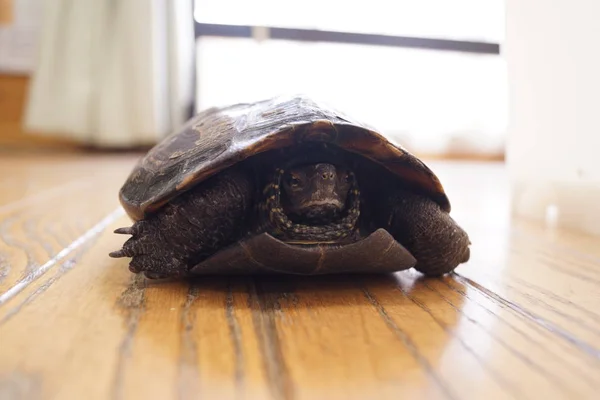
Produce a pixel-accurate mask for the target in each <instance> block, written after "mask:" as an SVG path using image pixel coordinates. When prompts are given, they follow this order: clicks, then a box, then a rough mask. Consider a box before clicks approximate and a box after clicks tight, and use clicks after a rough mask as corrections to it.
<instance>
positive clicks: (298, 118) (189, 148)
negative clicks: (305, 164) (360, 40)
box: [119, 96, 450, 220]
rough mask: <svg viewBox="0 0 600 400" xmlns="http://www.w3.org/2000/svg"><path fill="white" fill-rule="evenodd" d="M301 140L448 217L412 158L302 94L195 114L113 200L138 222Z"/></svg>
mask: <svg viewBox="0 0 600 400" xmlns="http://www.w3.org/2000/svg"><path fill="white" fill-rule="evenodd" d="M307 141H318V142H327V143H332V144H334V145H337V146H339V147H341V148H343V149H346V150H348V151H351V152H354V153H358V154H360V155H362V156H364V157H367V158H369V159H371V160H373V161H375V162H377V163H379V164H381V165H382V166H384V167H385V168H387V169H388V170H390V171H392V172H393V173H395V174H396V175H398V176H399V177H401V178H402V179H403V180H404V181H406V182H409V183H412V184H414V185H417V186H418V187H419V188H420V189H421V190H422V191H423V192H424V193H427V194H428V195H429V196H430V197H431V198H432V199H433V200H434V201H436V202H437V203H438V204H439V205H440V206H441V208H442V209H443V210H445V211H447V212H449V211H450V202H449V200H448V198H447V196H446V194H445V192H444V189H443V187H442V185H441V183H440V181H439V180H438V178H437V177H436V175H435V174H434V173H433V172H432V171H431V170H430V169H429V168H428V167H427V166H426V165H425V164H424V163H423V162H421V161H420V160H419V159H418V158H416V157H415V156H414V155H412V154H410V153H409V152H408V151H406V150H405V149H403V148H402V147H401V146H400V145H398V144H394V143H393V142H392V141H391V140H390V139H388V138H386V137H385V135H384V134H382V133H380V132H377V131H376V130H374V129H373V128H371V127H369V126H367V125H366V124H364V123H362V122H359V121H356V120H354V119H352V118H350V117H349V116H346V115H344V114H342V113H340V112H339V111H337V110H334V109H332V108H330V107H328V106H325V105H322V104H318V103H317V102H315V101H313V100H311V99H309V98H306V97H303V96H294V97H277V98H273V99H269V100H264V101H260V102H256V103H248V104H235V105H232V106H228V107H220V108H211V109H207V110H205V111H203V112H200V113H199V114H197V115H196V116H195V117H193V118H192V119H190V121H188V122H187V123H186V124H185V125H184V126H183V127H182V128H181V129H179V130H178V131H177V132H175V133H173V134H171V135H169V136H168V137H167V138H165V139H164V140H163V141H162V142H160V143H159V144H157V145H156V146H155V147H153V148H152V149H151V150H150V151H149V152H148V153H147V154H146V155H145V156H144V157H143V158H142V159H141V160H139V162H138V163H137V165H136V166H135V168H134V170H133V171H132V173H131V175H130V176H129V177H128V178H127V180H126V182H125V184H124V185H123V187H122V188H121V190H120V193H119V198H120V201H121V204H122V205H123V207H124V208H125V210H126V212H127V214H128V215H129V216H130V217H131V218H132V219H133V220H140V219H143V218H144V217H145V216H146V215H147V214H149V213H152V212H155V211H156V210H158V209H159V208H160V207H161V206H163V205H164V204H166V203H168V202H169V201H170V200H171V199H173V198H174V197H176V196H177V195H179V194H180V193H181V192H183V191H185V190H188V189H190V188H191V187H193V186H194V185H195V184H197V183H199V182H202V181H203V180H205V179H207V178H208V177H210V176H212V175H214V174H216V173H217V172H219V171H221V170H223V169H225V168H227V167H229V166H231V165H233V164H235V163H237V162H239V161H241V160H244V159H246V158H248V157H251V156H255V155H257V154H259V153H262V152H264V151H268V150H274V149H278V148H282V147H286V146H294V145H296V144H298V143H302V142H307Z"/></svg>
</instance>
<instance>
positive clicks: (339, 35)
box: [194, 21, 500, 55]
mask: <svg viewBox="0 0 600 400" xmlns="http://www.w3.org/2000/svg"><path fill="white" fill-rule="evenodd" d="M256 28H259V27H254V26H251V25H227V24H208V23H202V22H197V21H196V22H195V28H194V31H195V36H196V39H198V38H201V37H206V36H212V37H229V38H252V37H253V31H254V30H255V29H256ZM260 28H262V29H263V30H264V31H265V32H267V33H268V37H267V39H268V40H291V41H300V42H325V43H344V44H362V45H372V46H388V47H402V48H413V49H426V50H435V51H453V52H462V53H472V54H492V55H499V54H500V44H499V43H492V42H483V41H468V40H451V39H436V38H425V37H411V36H394V35H380V34H371V33H354V32H340V31H326V30H317V29H301V28H279V27H260Z"/></svg>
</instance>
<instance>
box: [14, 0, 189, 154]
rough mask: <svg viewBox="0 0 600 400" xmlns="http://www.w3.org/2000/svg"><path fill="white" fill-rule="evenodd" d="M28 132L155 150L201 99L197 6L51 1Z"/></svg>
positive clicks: (157, 0) (155, 0) (147, 0)
mask: <svg viewBox="0 0 600 400" xmlns="http://www.w3.org/2000/svg"><path fill="white" fill-rule="evenodd" d="M42 4H43V7H44V9H43V24H42V29H41V35H40V42H39V55H38V59H37V62H36V66H35V68H34V71H33V75H32V82H31V87H30V93H29V99H28V104H27V109H26V116H25V121H24V123H25V127H26V129H28V130H30V131H34V132H36V133H38V134H45V135H54V136H63V137H67V138H70V139H74V140H76V141H78V142H80V143H83V144H86V145H93V146H99V147H131V146H139V145H151V144H154V143H156V142H157V141H159V140H160V139H161V138H163V137H164V136H165V135H167V134H168V133H170V132H171V131H172V130H173V129H175V128H176V127H177V126H179V125H181V124H182V123H183V122H184V121H185V120H186V119H187V118H188V117H189V114H188V113H189V111H190V110H191V109H192V103H193V99H194V77H195V55H194V51H195V49H194V22H193V7H192V2H191V0H178V1H171V0H121V1H118V0H45V1H44V2H42Z"/></svg>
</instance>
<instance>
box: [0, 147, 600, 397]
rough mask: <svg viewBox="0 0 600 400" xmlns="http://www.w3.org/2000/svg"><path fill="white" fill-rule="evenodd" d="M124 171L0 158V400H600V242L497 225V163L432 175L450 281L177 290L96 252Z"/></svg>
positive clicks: (179, 286)
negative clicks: (445, 220) (462, 239)
mask: <svg viewBox="0 0 600 400" xmlns="http://www.w3.org/2000/svg"><path fill="white" fill-rule="evenodd" d="M134 162H135V157H132V156H127V155H113V156H105V155H93V156H91V155H88V156H81V155H66V156H65V155H63V156H43V157H40V156H37V155H31V156H24V155H8V154H0V171H1V174H0V398H1V399H22V398H23V399H37V398H41V399H171V398H181V399H307V400H308V399H425V398H426V399H510V398H513V399H526V398H531V399H545V400H547V399H597V398H598V397H597V396H598V392H599V389H600V310H599V308H600V240H599V239H598V238H593V237H588V236H584V235H581V234H576V233H569V232H563V231H556V230H550V229H544V228H543V227H541V226H539V225H536V224H532V223H527V222H525V221H512V222H511V221H510V219H509V217H508V206H507V204H508V197H507V196H508V192H507V182H506V177H505V175H504V171H503V168H502V166H501V164H465V163H443V162H435V163H431V164H430V165H431V166H432V168H434V170H435V171H436V172H437V173H438V174H439V176H440V178H441V180H442V182H443V183H444V184H445V186H446V188H447V191H448V192H449V194H450V197H451V200H452V202H453V207H454V209H453V214H452V215H453V216H454V217H455V218H456V219H457V220H458V221H460V222H461V223H462V224H463V226H464V227H465V228H466V229H467V230H468V231H469V233H470V235H471V237H472V241H473V248H472V259H471V261H470V262H469V263H468V264H466V265H464V266H462V267H460V268H459V269H458V270H457V273H456V274H455V275H453V276H449V277H446V278H444V279H439V280H423V279H421V278H420V277H419V275H418V274H416V273H412V272H406V273H399V274H397V275H395V276H364V277H328V278H310V279H308V278H278V279H276V278H260V279H259V278H252V277H240V278H232V279H228V278H210V279H203V280H201V281H198V282H195V283H192V284H190V283H186V282H168V283H152V282H148V281H146V280H144V279H142V278H140V277H135V276H133V275H132V274H131V273H129V271H128V270H127V266H126V264H127V261H126V260H124V259H121V260H115V259H111V258H109V257H108V256H107V253H108V252H109V251H112V250H114V249H117V248H119V247H120V245H121V243H122V241H123V240H124V237H123V236H118V235H114V234H113V233H112V230H113V229H115V228H117V227H120V226H124V225H127V224H128V219H127V218H126V216H125V215H124V213H123V211H122V210H121V208H120V207H119V205H118V202H117V191H118V188H119V187H120V185H121V184H122V182H123V180H124V179H125V177H126V175H127V174H128V172H129V170H130V168H131V167H132V166H133V163H134Z"/></svg>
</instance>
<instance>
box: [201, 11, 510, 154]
mask: <svg viewBox="0 0 600 400" xmlns="http://www.w3.org/2000/svg"><path fill="white" fill-rule="evenodd" d="M480 3H482V4H480ZM391 4H392V2H389V1H386V2H384V1H381V0H373V1H370V2H363V3H354V5H350V4H349V2H341V1H320V2H316V1H314V0H308V1H304V2H298V3H288V2H280V1H279V2H276V1H272V0H262V1H234V0H224V1H216V0H196V9H195V18H196V20H197V21H198V27H199V28H200V29H198V30H197V31H198V32H200V34H199V39H198V108H199V109H202V108H206V107H208V106H213V105H223V104H228V103H232V102H237V101H253V100H259V99H262V98H265V97H270V96H274V95H277V94H279V93H289V92H292V93H306V94H309V95H311V96H314V97H316V98H318V99H322V100H324V101H328V102H331V103H333V104H335V105H336V106H338V107H339V108H341V109H343V110H345V111H347V112H349V113H351V114H353V115H356V116H357V117H358V118H361V119H363V120H365V121H368V122H369V123H370V124H372V125H374V126H375V127H377V128H379V129H381V130H384V131H386V132H388V133H390V134H391V135H393V136H395V137H396V139H397V140H398V141H399V142H400V143H402V144H403V145H404V146H406V147H407V148H409V149H410V150H412V151H415V152H421V153H435V154H440V153H443V154H447V153H451V152H455V153H456V152H459V153H494V154H496V153H498V152H502V149H503V145H504V142H503V140H504V127H505V123H506V105H505V104H506V93H505V92H506V79H505V67H504V61H503V60H502V58H501V57H499V55H498V54H497V51H495V52H494V51H487V52H486V51H484V52H470V51H468V50H467V51H440V49H442V48H444V46H447V45H450V46H463V48H466V49H469V48H470V47H473V46H475V47H477V46H481V45H485V46H488V47H486V48H494V46H496V48H497V44H498V43H500V42H501V39H502V38H503V29H502V27H503V14H502V5H503V4H502V3H501V2H498V1H495V0H494V1H481V0H479V1H476V0H461V1H447V0H446V1H444V0H427V1H425V0H421V1H396V2H394V6H393V9H392V7H391V6H390V5H391ZM264 10H268V12H265V11H264ZM207 24H218V25H217V28H219V29H218V30H217V31H218V32H223V34H216V33H210V34H208V35H204V34H203V33H202V32H203V29H202V28H203V27H209V28H210V26H209V25H207ZM253 26H268V27H276V28H287V29H288V30H285V29H284V30H281V31H280V32H279V31H276V30H273V31H272V33H275V34H278V33H279V34H281V36H282V37H288V38H289V36H293V35H290V34H289V33H290V32H291V33H295V34H297V33H298V32H297V31H298V30H300V33H301V35H300V36H302V35H305V36H310V37H311V38H312V40H308V41H307V40H284V39H277V37H276V35H272V36H271V37H275V39H267V40H257V39H255V38H253V37H252V36H253V29H252V28H251V27H253ZM244 27H245V28H244ZM290 29H291V30H290ZM294 29H295V30H296V31H294ZM208 31H209V32H210V29H209V30H208ZM323 31H325V32H336V33H337V34H336V35H337V36H335V35H334V37H335V38H336V39H342V40H337V41H338V42H337V43H333V42H329V41H328V40H326V39H327V35H322V33H323ZM254 32H256V31H254ZM258 32H260V31H258ZM340 33H341V34H342V35H341V36H340V35H339V34H340ZM343 33H351V34H362V35H358V36H356V35H355V36H352V35H350V36H349V39H348V40H345V39H346V37H345V36H344V35H343ZM286 35H287V36H286ZM382 35H384V36H382ZM226 36H230V37H226ZM236 36H237V37H236ZM320 36H323V37H325V40H318V39H319V37H320ZM330 36H331V35H330ZM398 36H402V37H408V38H415V40H425V41H427V40H431V39H437V40H438V42H435V43H434V45H433V47H434V48H419V45H417V46H408V47H405V46H403V45H401V44H400V45H398V46H395V45H386V46H383V45H382V46H380V45H377V44H378V42H377V41H378V40H391V41H392V42H393V41H394V40H395V38H397V37H398ZM365 37H366V40H363V39H364V38H365ZM440 39H441V41H440ZM342 42H346V43H342ZM359 43H361V44H359ZM490 45H491V47H490ZM435 46H439V48H440V49H436V48H435ZM465 46H466V47H465ZM469 46H470V47H469ZM410 47H413V48H410ZM425 47H426V46H425Z"/></svg>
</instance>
